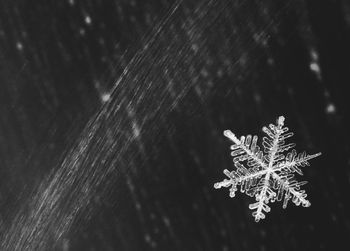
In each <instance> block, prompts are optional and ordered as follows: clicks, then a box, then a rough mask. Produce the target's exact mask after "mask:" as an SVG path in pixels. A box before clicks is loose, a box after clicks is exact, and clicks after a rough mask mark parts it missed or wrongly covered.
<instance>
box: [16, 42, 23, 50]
mask: <svg viewBox="0 0 350 251" xmlns="http://www.w3.org/2000/svg"><path fill="white" fill-rule="evenodd" d="M16 48H17V50H19V51H21V50H23V45H22V43H21V42H17V43H16Z"/></svg>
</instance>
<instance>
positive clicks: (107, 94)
mask: <svg viewBox="0 0 350 251" xmlns="http://www.w3.org/2000/svg"><path fill="white" fill-rule="evenodd" d="M110 98H111V94H109V93H104V94H102V95H101V99H102V101H103V102H107V101H108V100H109V99H110Z"/></svg>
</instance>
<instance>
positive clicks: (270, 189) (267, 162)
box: [214, 116, 321, 222]
mask: <svg viewBox="0 0 350 251" xmlns="http://www.w3.org/2000/svg"><path fill="white" fill-rule="evenodd" d="M284 120H285V118H284V117H283V116H280V117H279V118H278V119H277V123H276V125H274V124H270V125H269V127H263V132H264V133H265V134H266V135H267V136H265V137H264V138H263V143H262V145H263V151H261V150H260V147H259V146H258V145H257V141H258V137H257V136H251V135H248V136H246V137H245V136H242V137H240V138H237V137H236V135H235V134H234V133H232V132H231V131H230V130H226V131H224V135H225V136H226V137H227V138H229V139H230V140H231V141H232V142H233V145H232V146H231V150H232V152H231V155H232V157H233V162H234V166H235V167H236V169H235V171H229V170H227V169H225V170H224V174H225V175H226V176H227V179H224V180H223V181H221V182H218V183H215V184H214V188H216V189H219V188H221V187H229V190H230V197H234V196H235V192H236V191H237V190H238V187H240V191H241V192H242V193H245V194H247V195H249V196H251V197H254V196H255V199H256V202H255V203H252V204H250V205H249V208H250V209H252V210H254V211H253V214H252V215H253V217H254V218H255V221H257V222H258V221H259V220H260V219H264V218H265V213H268V212H269V211H270V210H271V208H270V207H269V206H268V203H269V202H274V201H276V200H277V201H281V200H282V199H283V208H286V206H287V203H288V201H289V200H290V199H292V201H293V202H294V204H296V205H297V206H298V205H302V206H304V207H308V206H310V205H311V203H310V202H309V201H308V200H307V199H306V196H307V195H306V192H305V191H304V190H300V187H301V186H302V185H304V184H306V183H307V182H305V181H302V182H297V181H296V180H295V178H294V173H295V172H296V173H298V174H300V175H302V171H301V169H300V167H304V166H308V165H309V163H308V161H309V160H311V159H313V158H316V157H318V156H319V155H321V153H317V154H313V155H307V154H306V153H305V152H303V153H301V154H297V152H296V151H295V150H294V149H293V150H292V151H291V152H290V153H288V154H287V155H285V154H284V152H286V151H287V150H289V149H292V148H294V146H295V144H294V143H290V144H286V143H285V140H286V139H287V138H290V137H291V136H293V133H292V132H288V131H289V129H288V127H284Z"/></svg>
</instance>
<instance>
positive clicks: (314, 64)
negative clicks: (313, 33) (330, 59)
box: [309, 48, 321, 80]
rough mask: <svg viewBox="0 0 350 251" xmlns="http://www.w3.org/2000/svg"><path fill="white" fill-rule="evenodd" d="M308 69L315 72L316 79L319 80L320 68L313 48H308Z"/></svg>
mask: <svg viewBox="0 0 350 251" xmlns="http://www.w3.org/2000/svg"><path fill="white" fill-rule="evenodd" d="M310 58H311V60H310V66H309V67H310V70H311V71H312V72H314V73H315V75H316V77H317V78H318V80H321V68H320V65H319V60H318V54H317V51H316V50H315V49H314V48H311V50H310Z"/></svg>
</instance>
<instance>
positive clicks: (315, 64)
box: [310, 63, 320, 74]
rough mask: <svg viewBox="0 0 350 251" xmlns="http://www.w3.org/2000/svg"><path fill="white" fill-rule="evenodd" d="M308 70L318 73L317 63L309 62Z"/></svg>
mask: <svg viewBox="0 0 350 251" xmlns="http://www.w3.org/2000/svg"><path fill="white" fill-rule="evenodd" d="M310 70H312V71H313V72H315V73H317V74H320V66H319V65H318V64H317V63H311V64H310Z"/></svg>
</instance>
